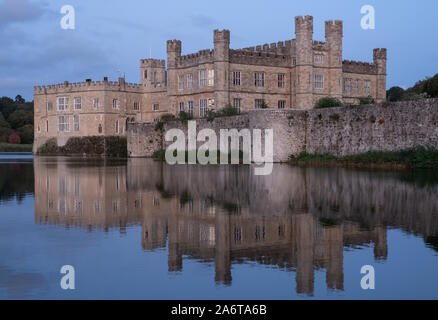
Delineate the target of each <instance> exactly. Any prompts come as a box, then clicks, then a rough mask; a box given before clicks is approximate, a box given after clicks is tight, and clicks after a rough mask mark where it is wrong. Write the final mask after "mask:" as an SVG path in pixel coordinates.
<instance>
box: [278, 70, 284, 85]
mask: <svg viewBox="0 0 438 320" xmlns="http://www.w3.org/2000/svg"><path fill="white" fill-rule="evenodd" d="M278 87H279V88H284V73H279V74H278Z"/></svg>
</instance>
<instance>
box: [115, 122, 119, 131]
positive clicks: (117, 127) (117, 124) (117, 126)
mask: <svg viewBox="0 0 438 320" xmlns="http://www.w3.org/2000/svg"><path fill="white" fill-rule="evenodd" d="M116 133H119V120H116Z"/></svg>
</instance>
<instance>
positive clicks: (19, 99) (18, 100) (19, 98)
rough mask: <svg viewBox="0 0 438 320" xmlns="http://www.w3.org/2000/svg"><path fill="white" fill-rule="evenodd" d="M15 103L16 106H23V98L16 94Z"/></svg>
mask: <svg viewBox="0 0 438 320" xmlns="http://www.w3.org/2000/svg"><path fill="white" fill-rule="evenodd" d="M15 102H16V103H18V104H23V103H25V102H26V100H24V99H23V97H22V96H21V95H19V94H18V95H17V96H16V97H15Z"/></svg>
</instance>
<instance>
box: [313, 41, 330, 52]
mask: <svg viewBox="0 0 438 320" xmlns="http://www.w3.org/2000/svg"><path fill="white" fill-rule="evenodd" d="M312 45H313V50H318V51H325V50H328V48H327V42H324V41H313V42H312Z"/></svg>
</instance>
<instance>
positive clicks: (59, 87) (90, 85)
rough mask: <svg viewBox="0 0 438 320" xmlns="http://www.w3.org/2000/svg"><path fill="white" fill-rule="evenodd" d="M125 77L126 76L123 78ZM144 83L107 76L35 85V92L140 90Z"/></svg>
mask: <svg viewBox="0 0 438 320" xmlns="http://www.w3.org/2000/svg"><path fill="white" fill-rule="evenodd" d="M121 79H124V78H121ZM141 88H142V85H140V84H137V83H127V82H124V80H123V81H120V80H119V81H108V80H107V78H106V77H105V79H104V80H103V81H91V80H90V79H88V80H86V81H84V82H74V83H69V82H68V81H64V83H59V84H52V85H47V86H34V94H53V93H56V94H60V93H69V92H81V91H88V90H121V89H123V90H125V91H132V92H139V91H140V90H141Z"/></svg>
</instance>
